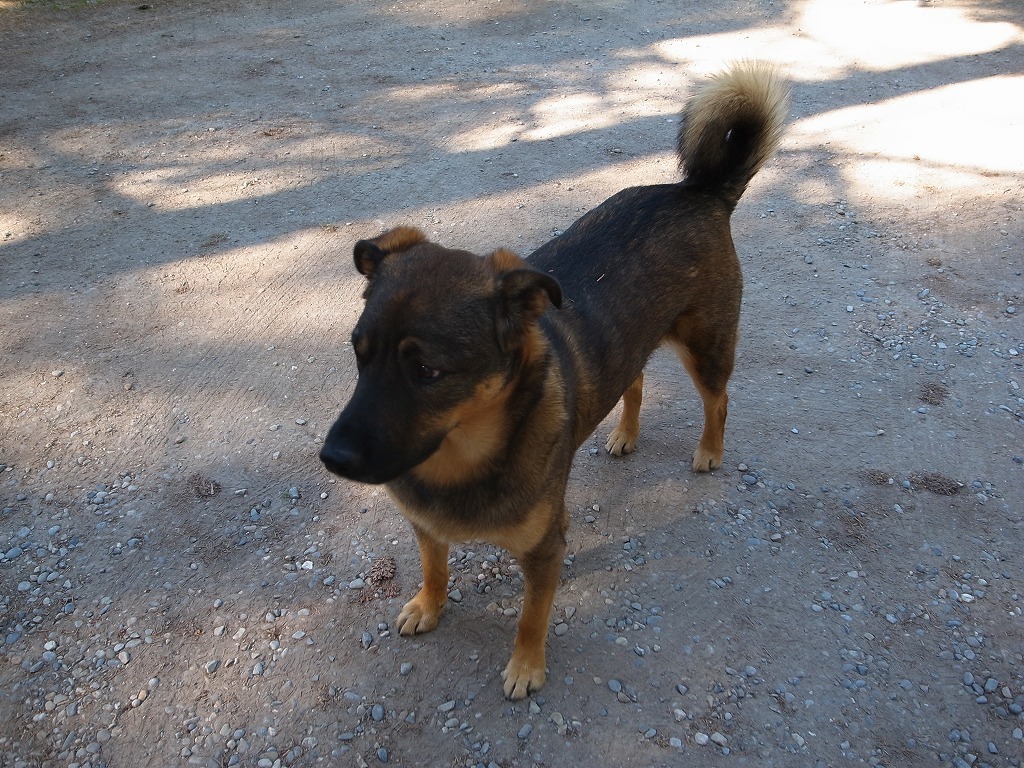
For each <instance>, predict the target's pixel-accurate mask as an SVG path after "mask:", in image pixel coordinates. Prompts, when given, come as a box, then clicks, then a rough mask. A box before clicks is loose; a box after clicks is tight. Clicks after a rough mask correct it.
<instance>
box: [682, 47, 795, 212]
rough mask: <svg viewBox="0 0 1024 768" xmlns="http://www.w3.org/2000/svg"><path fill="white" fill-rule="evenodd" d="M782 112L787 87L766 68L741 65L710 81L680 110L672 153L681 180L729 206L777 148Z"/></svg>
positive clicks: (785, 104)
mask: <svg viewBox="0 0 1024 768" xmlns="http://www.w3.org/2000/svg"><path fill="white" fill-rule="evenodd" d="M788 110H789V86H788V85H787V84H786V82H785V81H784V80H783V79H782V78H781V76H780V75H779V73H778V72H777V70H775V68H774V67H772V66H771V65H769V64H765V63H759V62H743V63H740V64H736V65H735V66H733V67H732V68H731V69H729V70H728V71H726V72H724V73H722V74H720V75H718V76H716V77H713V78H712V79H711V80H709V81H708V82H707V84H705V85H704V86H703V87H702V88H701V89H700V90H699V91H697V93H696V95H695V96H694V97H693V99H692V100H691V101H690V103H689V104H687V106H686V109H685V110H684V111H683V120H682V125H681V126H680V128H679V138H678V152H679V165H680V166H681V167H682V169H683V172H684V174H685V176H686V179H685V182H686V183H687V184H688V185H690V186H694V187H701V188H706V189H707V191H709V192H712V193H714V194H717V195H719V196H720V197H721V198H722V199H724V200H725V201H726V203H727V204H728V205H729V209H730V210H732V209H733V208H735V207H736V203H738V202H739V199H740V197H741V196H742V195H743V192H744V190H745V189H746V188H747V184H749V183H750V180H751V179H752V178H753V177H754V174H755V173H757V172H758V170H760V168H761V166H762V165H764V164H765V163H766V162H767V161H768V159H769V158H770V157H771V156H772V153H774V152H775V149H776V148H777V147H778V145H779V141H780V139H781V138H782V128H783V124H784V122H785V119H786V113H787V112H788Z"/></svg>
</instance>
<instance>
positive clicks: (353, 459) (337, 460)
mask: <svg viewBox="0 0 1024 768" xmlns="http://www.w3.org/2000/svg"><path fill="white" fill-rule="evenodd" d="M320 461H322V462H323V463H324V466H325V467H327V469H328V471H330V472H333V473H334V474H336V475H341V476H342V477H347V478H353V477H354V476H355V475H356V474H357V473H358V470H359V466H360V464H361V463H362V461H361V459H360V456H359V453H358V452H356V451H354V450H352V449H351V448H345V447H342V446H334V445H324V447H323V448H321V449H320Z"/></svg>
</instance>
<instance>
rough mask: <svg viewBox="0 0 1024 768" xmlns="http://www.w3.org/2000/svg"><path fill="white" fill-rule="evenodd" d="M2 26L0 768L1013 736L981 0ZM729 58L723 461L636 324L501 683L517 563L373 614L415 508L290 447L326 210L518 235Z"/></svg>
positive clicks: (656, 149) (180, 11)
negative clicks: (760, 127)
mask: <svg viewBox="0 0 1024 768" xmlns="http://www.w3.org/2000/svg"><path fill="white" fill-rule="evenodd" d="M691 6H692V7H691ZM698 6H699V7H698ZM0 51H2V56H0V72H2V75H0V81H2V98H0V360H2V365H0V503H2V513H0V764H2V765H5V766H7V765H9V766H17V767H19V768H20V767H22V766H26V767H27V766H54V767H55V766H77V768H84V767H85V766H89V767H90V768H98V766H110V767H111V768H122V767H124V768H137V767H138V766H149V765H152V766H158V765H159V766H165V765H181V766H187V765H199V766H218V767H221V766H234V765H240V766H259V768H274V767H275V766H279V765H289V766H314V765H328V766H334V765H339V766H364V765H377V764H383V763H389V764H396V765H410V766H414V765H415V766H419V765H424V766H447V765H457V766H476V765H484V766H492V765H494V766H501V767H502V768H508V767H510V766H533V765H548V766H570V765H572V766H575V765H623V766H662V765H664V766H678V765H723V766H725V765H730V766H731V765H759V766H846V765H881V766H893V767H896V766H901V767H902V766H919V765H920V766H925V765H954V766H963V765H976V766H984V765H988V766H995V767H999V768H1006V767H1008V766H1020V765H1021V764H1022V761H1024V733H1022V728H1024V718H1022V714H1021V712H1022V707H1024V616H1022V609H1024V598H1022V597H1021V593H1022V592H1024V583H1022V582H1024V557H1022V548H1021V542H1022V541H1024V511H1022V504H1021V502H1022V491H1024V482H1022V472H1024V467H1022V462H1024V458H1022V455H1024V393H1022V392H1021V390H1020V386H1021V384H1022V382H1024V370H1022V364H1021V361H1022V358H1024V354H1022V352H1024V338H1022V337H1024V334H1022V329H1021V319H1020V316H1021V314H1024V305H1022V293H1024V282H1022V275H1021V273H1022V269H1024V257H1022V252H1024V217H1022V213H1021V207H1022V202H1021V201H1022V199H1024V152H1022V151H1021V148H1020V136H1021V135H1022V130H1024V116H1022V113H1021V107H1020V105H1021V104H1022V103H1024V11H1022V9H1021V7H1020V5H1019V4H1017V3H1014V2H1010V1H1009V0H1004V1H1003V2H999V1H998V0H994V1H993V2H986V3H981V2H956V1H954V0H950V1H949V2H922V3H907V2H883V1H882V0H868V2H847V1H846V0H839V1H838V2H836V1H833V0H802V1H800V2H796V1H792V2H780V1H776V2H769V1H768V0H749V1H748V0H744V2H728V1H726V0H711V1H710V2H707V3H700V4H686V3H671V2H661V0H643V1H642V2H634V3H621V2H619V3H613V2H591V3H568V2H550V3H525V2H510V1H509V0H483V1H482V2H467V3H460V4H454V5H453V4H451V3H443V2H434V1H433V0H428V1H424V2H407V3H384V2H376V1H375V0H368V1H367V2H360V3H330V2H323V0H320V1H318V0H294V1H284V2H249V3H239V2H233V1H230V2H220V3H210V2H171V1H169V0H168V1H167V2H160V1H159V0H158V1H157V2H150V3H145V4H141V3H139V2H137V1H136V2H132V3H124V2H105V3H101V4H98V5H94V4H92V3H67V4H53V3H43V2H35V3H30V4H27V5H20V4H17V3H13V2H0ZM750 57H759V58H767V59H770V60H774V61H776V62H778V63H779V65H780V66H781V67H782V68H783V69H784V70H785V71H786V72H787V74H788V75H789V77H790V78H791V79H792V81H793V85H794V102H793V109H792V117H791V124H790V128H789V131H788V133H787V135H786V138H785V140H784V143H783V146H782V149H781V151H780V153H779V155H778V156H777V157H776V158H775V159H774V160H773V161H772V162H771V163H770V164H769V166H768V167H767V168H766V169H765V170H764V171H763V172H762V173H761V174H760V175H758V177H757V178H756V179H755V180H754V183H753V184H752V186H751V188H750V189H749V190H748V192H747V194H746V196H745V197H744V199H743V200H742V201H741V203H740V206H739V208H738V209H737V212H736V214H735V217H734V234H735V239H736V242H737V248H738V250H739V253H740V259H741V261H742V263H743V266H744V272H745V278H746V292H745V300H744V310H743V320H742V336H743V338H742V343H741V350H740V354H739V359H738V364H737V371H736V374H735V375H734V377H733V381H732V385H731V410H730V420H729V424H728V429H727V435H726V458H725V465H724V466H723V468H722V469H721V470H719V471H716V472H714V473H712V474H710V475H707V476H696V475H694V474H693V473H692V472H691V471H690V469H689V464H690V458H689V457H690V455H691V453H692V451H693V448H694V446H695V444H696V442H697V440H698V438H699V435H700V428H701V414H700V404H699V399H698V398H697V396H696V394H695V392H694V391H693V387H692V385H691V384H690V382H689V380H688V379H687V377H686V376H685V374H683V372H682V371H681V369H680V367H679V365H678V362H676V360H675V359H674V357H673V356H671V355H670V354H662V353H659V354H658V355H656V356H655V358H654V359H653V360H652V361H651V364H650V366H649V368H648V375H647V378H646V384H647V386H646V393H645V402H644V408H643V412H642V420H643V432H642V435H641V441H640V444H639V448H638V451H637V452H636V453H635V454H632V455H630V456H628V457H626V458H624V459H618V460H616V459H612V458H610V457H609V456H607V455H605V454H604V452H603V451H602V450H600V447H601V446H602V445H603V441H604V436H605V434H606V433H607V431H608V428H609V424H611V423H613V422H612V419H613V418H614V417H615V414H614V413H613V415H612V417H611V418H610V419H609V421H608V422H607V423H606V425H605V426H604V427H603V428H602V429H601V430H600V431H599V432H598V433H597V434H595V436H594V437H593V438H592V439H591V441H590V442H588V443H587V444H586V445H584V447H583V449H582V450H581V451H580V453H579V455H578V457H577V460H576V463H575V468H574V471H573V474H572V479H571V482H570V487H569V499H570V512H571V517H572V530H571V531H570V535H569V542H570V544H569V546H570V556H569V557H568V558H567V562H566V566H565V570H564V578H563V582H562V586H561V589H560V591H559V594H558V596H557V598H556V604H555V613H556V616H555V620H554V622H553V624H552V630H551V634H550V637H549V641H548V663H549V674H548V683H547V685H546V686H545V688H544V689H543V690H542V691H540V692H539V693H538V694H536V695H534V696H533V697H532V698H530V699H528V700H527V701H525V702H520V703H516V704H512V703H509V702H507V701H505V700H504V699H503V698H502V696H501V684H500V679H499V673H500V670H501V668H502V666H503V665H504V663H505V661H506V659H507V656H508V653H509V648H510V644H511V641H512V636H513V633H514V628H515V622H516V614H517V609H518V606H519V605H520V601H521V593H522V582H521V578H520V572H519V570H518V567H517V565H516V564H515V563H514V562H513V561H511V560H510V559H509V558H508V556H507V555H506V554H505V553H503V552H501V551H499V550H496V549H494V548H492V547H488V546H484V545H474V544H467V545H466V546H465V547H461V548H457V549H453V552H452V575H453V583H452V585H451V589H452V592H451V600H450V601H449V606H448V609H447V613H446V615H445V617H444V619H443V621H442V623H441V625H440V626H439V628H438V629H437V630H436V631H435V632H434V633H432V634H429V635H426V636H423V637H419V638H416V639H412V640H410V639H406V638H400V637H398V636H397V634H396V633H393V631H392V622H393V621H394V618H395V616H396V615H397V612H398V609H399V608H400V606H401V605H402V603H403V602H404V600H405V599H407V598H408V597H409V596H410V595H411V594H412V593H413V592H414V591H415V589H416V585H417V582H418V580H419V573H418V554H417V552H416V547H415V542H414V541H413V538H412V536H411V532H410V531H409V530H408V528H407V526H406V525H405V524H404V523H403V521H402V519H401V518H400V516H399V515H398V513H397V511H396V510H395V509H394V507H393V506H392V504H391V503H390V502H389V501H388V500H387V499H386V497H385V496H384V494H383V493H382V492H380V491H379V490H378V489H375V488H369V487H359V486H354V485H349V484H346V483H343V482H341V481H337V482H335V481H334V480H333V479H331V477H330V476H329V475H328V474H326V472H325V471H324V470H323V469H322V467H321V466H320V464H319V462H318V461H317V460H316V452H317V450H318V447H319V444H320V442H321V440H322V438H323V435H324V434H325V432H326V430H327V428H328V427H329V426H330V423H331V422H332V420H333V419H334V417H335V416H336V414H337V412H338V411H339V410H340V407H341V406H342V405H343V404H344V402H345V401H346V399H347V397H348V395H349V393H350V392H351V390H352V387H353V383H354V378H355V371H354V365H353V357H352V353H351V349H350V347H349V345H348V343H347V341H348V336H349V333H350V331H351V328H352V325H353V323H354V320H355V318H356V317H357V314H358V312H359V309H360V303H361V302H360V299H359V295H360V292H361V290H362V278H361V277H360V276H359V275H358V274H356V273H355V271H354V270H353V268H352V266H351V248H352V245H353V243H354V242H355V240H357V239H358V238H360V237H367V236H372V235H375V234H377V233H378V232H379V231H381V230H382V229H383V228H384V227H388V226H393V225H398V224H410V225H414V226H419V227H422V228H424V229H425V230H426V231H428V232H429V233H430V235H431V237H432V238H434V239H435V240H438V241H440V242H444V243H445V244H448V245H452V246H458V247H463V248H467V249H471V250H475V251H478V252H484V251H489V250H493V249H494V248H496V247H501V246H504V247H509V248H512V249H514V250H516V251H518V252H521V253H528V252H529V251H530V250H532V249H533V248H535V247H536V246H538V245H539V244H541V243H543V242H544V241H545V240H546V239H547V238H549V237H551V236H552V235H553V234H555V233H557V232H559V231H560V230H562V229H564V228H565V227H566V226H567V225H568V224H569V223H570V222H571V221H573V220H574V219H575V218H576V217H577V216H578V215H580V213H582V212H583V211H586V210H588V209H589V208H590V207H592V206H594V205H596V204H597V203H599V202H600V201H601V200H603V199H605V198H606V197H608V196H609V195H611V194H613V193H614V192H616V191H617V190H619V189H620V188H622V187H624V186H628V185H632V184H644V183H661V182H666V181H670V180H672V179H674V178H676V168H675V161H674V158H673V156H672V148H673V145H674V137H675V131H676V130H677V128H678V122H677V113H678V110H679V109H680V108H681V106H682V104H683V102H684V100H685V97H686V95H687V93H688V92H689V90H690V89H691V87H692V85H693V84H694V83H695V82H696V81H697V80H699V78H700V77H701V76H703V75H704V74H706V73H708V72H713V71H716V70H718V69H720V68H721V67H722V66H723V65H725V64H726V63H727V62H729V61H732V60H735V59H738V58H750Z"/></svg>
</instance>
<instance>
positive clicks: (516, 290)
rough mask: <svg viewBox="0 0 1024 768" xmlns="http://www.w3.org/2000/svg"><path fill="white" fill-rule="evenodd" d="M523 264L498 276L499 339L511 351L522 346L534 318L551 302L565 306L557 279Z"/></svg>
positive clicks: (557, 306)
mask: <svg viewBox="0 0 1024 768" xmlns="http://www.w3.org/2000/svg"><path fill="white" fill-rule="evenodd" d="M521 263H522V264H523V267H522V268H520V269H513V270H510V271H508V272H502V273H500V274H499V275H498V281H497V282H498V285H497V300H498V304H497V307H498V317H497V329H498V342H499V343H500V344H501V347H502V349H503V350H504V351H506V352H508V351H511V350H512V349H514V348H515V347H517V346H519V345H520V344H521V343H522V341H523V339H524V337H525V335H526V332H527V329H528V327H529V325H530V323H532V322H533V321H534V320H536V319H537V317H538V316H540V315H541V314H542V313H543V312H544V310H545V309H547V308H548V304H549V303H550V304H551V305H552V306H554V307H555V308H560V307H561V306H562V287H561V286H560V285H559V284H558V281H557V280H555V278H553V277H551V275H548V274H546V273H544V272H538V271H537V270H535V269H530V268H529V267H528V266H527V265H526V262H521Z"/></svg>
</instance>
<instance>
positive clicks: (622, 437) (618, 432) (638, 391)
mask: <svg viewBox="0 0 1024 768" xmlns="http://www.w3.org/2000/svg"><path fill="white" fill-rule="evenodd" d="M643 399H644V374H643V372H641V373H640V375H639V376H637V377H636V380H635V381H634V382H633V383H632V384H630V385H629V387H627V388H626V391H625V392H623V393H622V417H621V418H620V419H619V425H618V426H617V427H615V429H613V430H612V433H611V434H610V435H608V441H607V442H606V443H605V444H604V449H605V450H606V451H608V453H610V454H611V455H612V456H622V455H623V454H624V453H632V452H633V451H635V450H636V440H637V438H638V437H640V403H641V401H642V400H643Z"/></svg>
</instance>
